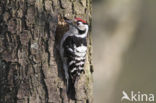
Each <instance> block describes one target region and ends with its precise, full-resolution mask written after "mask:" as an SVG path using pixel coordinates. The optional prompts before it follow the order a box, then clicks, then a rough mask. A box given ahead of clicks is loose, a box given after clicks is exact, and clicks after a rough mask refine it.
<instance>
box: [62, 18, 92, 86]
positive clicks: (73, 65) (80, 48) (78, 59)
mask: <svg viewBox="0 0 156 103" xmlns="http://www.w3.org/2000/svg"><path fill="white" fill-rule="evenodd" d="M66 22H67V23H68V24H69V30H68V31H67V32H66V33H65V34H64V35H63V38H62V40H61V43H60V56H61V59H62V62H63V69H64V72H65V78H66V81H67V88H68V82H69V80H72V82H73V83H74V82H75V80H76V78H77V77H80V74H81V73H84V64H85V58H86V53H87V34H88V29H89V27H88V24H87V22H86V21H84V20H82V19H80V18H75V23H76V24H75V25H74V24H73V23H72V22H71V21H70V22H69V21H66Z"/></svg>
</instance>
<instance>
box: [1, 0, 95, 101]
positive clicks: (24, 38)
mask: <svg viewBox="0 0 156 103" xmlns="http://www.w3.org/2000/svg"><path fill="white" fill-rule="evenodd" d="M91 9H92V6H91V0H78V1H77V0H1V1H0V103H92V102H93V99H92V82H93V81H92V62H91V40H90V36H89V37H88V55H87V57H86V58H87V59H86V65H85V74H82V76H81V78H80V80H78V81H77V82H76V83H75V91H76V93H75V94H72V95H75V99H71V97H70V95H67V91H66V85H65V76H64V71H63V67H62V62H61V60H60V55H59V49H58V48H59V42H60V39H61V37H62V35H63V34H64V33H65V32H66V31H67V30H66V29H67V25H65V24H64V22H63V19H61V18H62V17H67V18H69V19H72V18H74V16H76V17H82V18H85V19H86V20H87V21H88V23H89V24H90V21H91Z"/></svg>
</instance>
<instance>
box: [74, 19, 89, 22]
mask: <svg viewBox="0 0 156 103" xmlns="http://www.w3.org/2000/svg"><path fill="white" fill-rule="evenodd" d="M75 19H76V20H77V21H81V22H83V23H87V22H86V21H84V20H82V19H81V18H75Z"/></svg>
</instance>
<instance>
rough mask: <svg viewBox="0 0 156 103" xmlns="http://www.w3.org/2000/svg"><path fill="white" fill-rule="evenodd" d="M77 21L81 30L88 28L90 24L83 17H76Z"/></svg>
mask: <svg viewBox="0 0 156 103" xmlns="http://www.w3.org/2000/svg"><path fill="white" fill-rule="evenodd" d="M75 22H76V25H77V28H78V29H79V30H80V31H85V30H87V29H88V24H87V22H86V21H84V20H82V19H81V18H75Z"/></svg>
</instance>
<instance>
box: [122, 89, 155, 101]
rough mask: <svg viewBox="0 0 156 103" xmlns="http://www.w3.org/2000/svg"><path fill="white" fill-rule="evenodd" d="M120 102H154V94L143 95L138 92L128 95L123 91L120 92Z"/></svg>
mask: <svg viewBox="0 0 156 103" xmlns="http://www.w3.org/2000/svg"><path fill="white" fill-rule="evenodd" d="M122 94H123V96H122V98H121V101H124V100H128V101H132V102H154V94H145V93H141V92H140V91H138V92H134V91H131V92H130V94H129V95H128V94H127V93H126V92H125V91H122Z"/></svg>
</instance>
